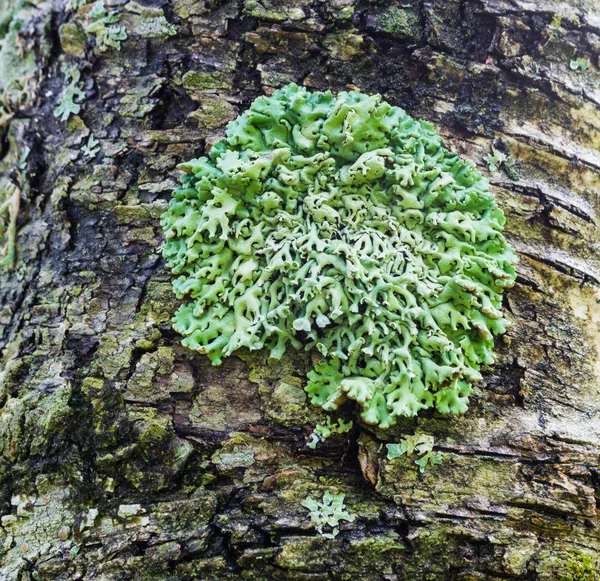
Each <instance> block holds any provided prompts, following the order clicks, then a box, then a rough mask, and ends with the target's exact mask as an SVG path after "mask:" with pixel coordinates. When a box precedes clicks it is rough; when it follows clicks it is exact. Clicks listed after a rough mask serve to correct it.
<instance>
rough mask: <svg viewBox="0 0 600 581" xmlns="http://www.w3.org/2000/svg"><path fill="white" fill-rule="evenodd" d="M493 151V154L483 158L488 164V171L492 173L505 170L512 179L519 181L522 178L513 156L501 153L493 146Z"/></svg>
mask: <svg viewBox="0 0 600 581" xmlns="http://www.w3.org/2000/svg"><path fill="white" fill-rule="evenodd" d="M491 149H492V153H490V154H488V155H486V156H485V157H484V158H483V159H484V161H485V162H486V163H487V166H488V169H489V170H490V171H491V172H495V171H498V170H500V169H503V170H504V172H505V173H506V175H507V176H508V177H509V178H510V179H512V180H515V181H517V180H518V179H519V177H520V174H519V166H518V163H517V160H516V159H515V158H514V157H513V156H512V155H510V154H507V153H504V152H503V151H500V150H499V149H497V148H495V147H494V146H493V145H492V146H491Z"/></svg>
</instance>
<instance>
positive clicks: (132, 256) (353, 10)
mask: <svg viewBox="0 0 600 581" xmlns="http://www.w3.org/2000/svg"><path fill="white" fill-rule="evenodd" d="M92 7H93V5H91V4H87V5H82V6H79V7H73V6H71V5H70V4H67V5H65V4H63V2H60V1H58V0H35V1H34V2H33V3H32V4H29V3H27V4H26V3H21V2H19V1H18V0H0V43H1V44H0V89H1V90H2V91H3V103H4V104H3V105H0V136H1V140H0V158H1V159H0V176H1V177H0V204H2V202H3V201H4V199H6V198H7V197H8V196H9V195H13V194H14V192H15V191H17V192H18V195H19V200H20V207H19V209H18V215H17V222H16V225H17V238H16V255H15V256H16V260H15V264H14V268H13V269H12V270H8V269H7V270H5V271H4V273H3V274H2V275H0V324H1V330H0V348H1V349H2V358H1V363H0V406H2V407H1V409H0V513H1V515H2V517H1V520H0V579H3V580H4V579H6V580H17V579H18V580H30V579H31V580H33V579H57V580H70V579H85V580H92V579H94V580H113V579H114V580H117V579H118V580H125V579H140V580H142V579H144V580H145V579H156V580H163V579H173V580H182V581H183V580H196V579H202V580H218V581H221V580H223V581H224V580H229V579H231V580H237V579H247V580H256V581H258V580H277V579H281V580H294V581H303V580H311V581H321V580H333V579H340V580H341V579H352V580H365V581H375V580H389V581H420V580H435V581H437V580H456V581H475V580H483V579H486V580H488V579H489V580H496V579H497V580H500V579H502V580H506V579H514V580H517V579H520V580H538V579H539V580H554V579H557V580H566V581H575V580H578V579H581V580H584V579H585V580H586V581H587V580H592V579H596V578H597V577H598V575H599V574H600V558H599V557H598V555H599V554H600V528H599V525H600V518H599V517H598V513H597V504H598V495H599V487H600V468H599V464H600V392H599V388H600V329H599V324H600V304H599V303H600V268H599V266H600V265H599V263H600V244H599V243H600V237H599V233H598V222H599V219H600V204H599V196H600V177H599V170H600V73H599V72H598V53H599V51H600V9H599V8H598V6H597V3H595V2H594V1H593V0H587V1H586V0H572V1H566V0H565V1H560V0H544V1H540V2H525V1H521V0H511V1H508V0H482V1H466V0H465V1H456V0H450V1H446V0H443V1H442V0H421V1H413V0H405V1H399V2H389V1H385V2H384V1H382V2H359V1H356V0H332V1H330V2H325V1H317V0H315V1H312V2H310V1H309V0H306V1H303V0H285V1H284V2H276V1H275V0H262V1H259V0H245V1H239V2H227V1H224V2H219V1H215V2H210V1H192V0H156V1H144V2H142V1H140V2H135V1H129V2H110V5H109V4H108V2H107V11H109V10H114V11H116V13H117V15H118V17H119V20H118V22H117V23H116V24H111V25H114V26H122V27H123V29H124V32H125V33H126V35H127V38H126V39H125V40H121V41H120V42H121V47H120V50H117V49H116V48H115V47H110V46H107V47H103V46H102V39H101V37H100V36H99V35H97V34H96V33H94V32H92V31H93V28H90V23H92V22H93V21H95V20H96V21H97V20H98V18H97V17H94V16H93V15H91V14H90V12H91V10H92ZM5 15H6V16H5ZM17 21H18V22H19V24H18V25H17V24H16V23H17ZM74 70H77V71H79V72H80V79H79V81H78V82H77V83H75V84H76V85H77V86H78V87H79V88H80V91H81V92H82V93H81V94H80V95H76V96H75V98H74V101H73V102H74V103H75V104H76V105H77V104H78V105H79V111H78V112H73V113H72V114H70V115H69V116H68V118H67V119H66V120H62V119H61V118H60V116H56V115H55V114H54V111H55V110H56V109H57V107H59V105H60V103H61V102H63V101H64V95H65V88H66V87H67V86H68V85H69V82H70V81H71V80H72V79H73V75H72V73H68V71H74ZM69 74H70V75H71V76H68V75H69ZM292 81H293V82H296V83H298V84H302V85H305V86H307V87H308V88H311V89H315V90H327V89H331V90H334V91H338V90H344V89H348V88H359V89H360V90H362V91H364V92H373V93H374V92H377V93H381V94H382V95H383V97H384V98H385V99H386V100H387V101H388V102H390V103H391V104H393V105H398V106H401V107H403V108H405V109H406V110H407V112H408V113H409V114H411V115H412V116H414V117H418V118H422V119H426V120H429V121H431V122H432V123H434V124H435V126H436V128H437V130H438V131H439V132H440V133H441V134H442V135H443V136H444V138H445V142H446V145H447V146H448V148H450V149H453V150H455V151H457V152H459V153H460V154H461V155H464V156H465V157H469V158H471V159H473V160H474V161H475V162H476V163H477V164H478V166H479V167H480V169H481V170H482V171H483V172H484V173H485V174H486V175H487V176H488V177H489V180H490V183H491V187H492V189H493V191H494V193H495V194H496V196H497V200H498V203H499V205H500V206H501V207H502V209H503V210H504V212H505V214H506V216H507V225H506V234H507V238H508V239H509V241H510V243H511V244H512V245H513V247H514V248H515V249H516V250H517V251H518V254H519V258H520V264H519V265H518V278H517V284H516V285H515V287H514V288H513V289H511V290H510V291H508V292H507V293H506V294H505V312H506V315H507V317H508V318H509V319H510V321H511V327H510V328H509V331H508V332H507V334H506V335H505V336H504V337H503V338H501V339H500V340H499V341H498V344H497V355H498V356H497V362H496V364H495V365H493V366H490V367H489V368H486V369H485V370H484V381H483V382H481V383H480V384H479V385H477V386H476V390H475V396H474V397H473V398H472V403H471V406H470V408H469V411H468V412H467V413H466V414H465V415H464V416H460V417H444V416H440V415H438V414H435V413H428V414H423V415H422V416H420V417H419V418H418V419H405V420H403V421H400V422H399V423H398V425H397V426H395V427H394V428H391V429H389V430H386V431H382V430H376V429H373V428H372V427H369V426H366V425H363V424H361V422H360V421H359V420H358V416H357V415H356V410H355V409H354V408H353V407H352V406H351V405H349V404H348V405H346V406H345V407H344V408H343V409H342V410H341V412H340V414H339V416H340V417H342V418H344V419H346V420H348V419H353V420H354V428H353V430H352V431H350V432H348V433H346V434H342V435H333V436H331V437H330V438H329V439H328V440H326V441H325V442H323V443H320V444H319V445H318V446H317V447H316V448H315V449H314V450H312V449H310V448H308V447H307V446H306V444H307V441H308V440H309V436H310V434H311V432H312V430H313V428H314V427H315V425H317V424H318V423H323V422H324V418H325V416H324V414H323V413H322V412H321V410H320V409H318V408H313V407H311V406H309V404H308V402H307V400H306V396H305V393H304V391H303V385H304V383H305V381H306V372H307V371H308V370H309V369H310V367H311V365H312V357H313V356H312V354H310V353H308V354H289V353H288V354H287V356H286V357H284V359H283V360H282V361H280V362H278V363H275V364H274V363H272V362H270V361H269V360H268V359H267V357H266V355H265V354H263V353H240V354H239V356H235V357H230V358H228V359H227V360H226V361H225V362H224V363H223V364H222V365H221V366H219V367H213V366H211V365H210V362H209V361H208V359H207V358H206V357H204V356H202V355H199V354H197V353H194V352H191V351H189V350H187V349H185V348H183V347H181V345H180V337H179V336H178V335H177V334H176V333H174V332H173V331H172V330H171V325H170V318H171V317H172V315H173V313H174V312H175V310H176V309H177V307H178V301H177V300H176V299H175V298H174V296H173V295H172V292H171V289H170V280H171V275H170V274H169V273H168V272H167V271H166V270H165V268H164V261H163V259H162V258H161V254H160V245H161V243H162V232H161V229H160V226H159V217H160V214H161V213H162V212H163V211H164V209H165V208H166V205H167V203H168V200H169V198H170V195H171V191H172V189H173V187H174V186H175V185H176V184H177V181H178V176H179V171H178V170H177V169H176V166H177V164H178V163H180V162H181V161H184V160H187V159H190V158H191V157H195V156H198V155H201V154H203V153H204V152H205V151H206V149H207V148H209V147H210V145H211V144H212V143H214V141H215V140H217V139H218V138H219V137H220V136H221V135H222V134H223V131H224V126H225V124H226V123H227V122H228V121H229V120H231V119H233V118H235V117H236V116H237V115H238V114H239V113H240V112H241V111H243V110H244V109H245V108H246V107H247V106H248V105H249V104H250V103H251V101H252V100H253V99H254V98H255V97H257V96H258V95H261V94H264V93H270V92H272V91H273V90H275V89H276V88H278V87H280V86H283V85H285V84H287V83H288V82H292ZM91 136H93V140H90V137H91ZM94 140H96V141H97V142H98V144H97V145H94V143H95V141H94ZM492 148H493V149H492ZM494 151H495V152H500V153H503V154H504V155H505V156H506V157H505V159H504V162H503V163H502V164H501V165H500V166H499V167H497V168H496V169H495V170H494V171H490V165H489V164H488V163H487V162H486V161H485V157H486V156H487V155H490V154H492V153H494ZM500 157H501V156H500ZM3 192H4V193H3ZM2 196H4V198H2ZM2 219H3V220H7V218H6V216H5V217H4V218H2ZM3 243H4V244H5V246H6V245H7V244H8V239H7V237H6V236H5V237H4V240H3ZM336 417H337V416H336ZM415 432H418V433H422V434H428V435H433V436H434V437H435V450H437V451H441V452H442V454H443V461H442V464H441V465H437V466H433V467H430V468H427V470H426V471H425V472H424V473H421V472H420V471H419V469H418V466H417V465H415V463H414V457H407V456H402V457H400V458H396V459H393V460H388V459H387V458H386V453H385V451H386V449H385V446H384V444H385V443H387V442H398V441H399V440H400V438H401V437H402V436H403V435H411V434H414V433H415ZM325 492H331V493H336V494H344V495H345V499H344V502H345V506H346V510H347V511H348V512H349V513H351V514H352V515H355V520H354V521H352V522H348V521H341V522H340V533H339V535H337V536H336V537H335V538H333V539H330V538H326V537H323V536H322V535H320V534H318V532H317V531H316V530H315V528H314V526H313V524H312V523H311V521H310V519H309V514H308V510H307V509H306V508H305V507H304V506H303V505H302V502H303V501H304V500H306V499H307V498H309V497H310V498H315V499H321V498H322V497H323V494H324V493H325Z"/></svg>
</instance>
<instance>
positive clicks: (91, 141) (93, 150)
mask: <svg viewBox="0 0 600 581" xmlns="http://www.w3.org/2000/svg"><path fill="white" fill-rule="evenodd" d="M99 144H100V142H99V141H98V140H97V139H96V138H95V137H94V136H93V135H90V136H89V138H88V140H87V143H86V144H85V145H84V146H83V147H82V148H81V153H83V155H85V156H86V157H89V158H94V157H96V155H98V152H99V151H100V148H99V147H98V145H99Z"/></svg>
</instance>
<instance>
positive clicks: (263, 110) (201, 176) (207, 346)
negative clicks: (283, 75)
mask: <svg viewBox="0 0 600 581" xmlns="http://www.w3.org/2000/svg"><path fill="white" fill-rule="evenodd" d="M180 167H181V169H183V170H184V172H185V175H184V176H183V178H182V186H181V187H180V188H178V189H177V190H176V191H175V193H174V195H173V199H172V200H171V203H170V206H169V210H168V211H167V212H166V213H165V214H164V215H163V216H162V218H161V224H162V226H163V228H164V230H165V233H166V238H167V240H166V243H165V245H164V255H165V257H166V258H167V264H168V266H169V268H171V269H172V271H173V273H174V274H176V275H178V278H177V279H176V280H175V281H174V282H173V288H174V290H175V293H176V294H177V296H178V297H180V298H183V297H189V299H190V301H189V302H188V304H185V305H183V306H182V307H181V308H180V309H179V311H178V312H177V314H176V316H175V319H174V323H175V324H174V328H175V329H176V330H177V331H178V332H180V333H181V334H183V335H184V336H185V338H184V339H183V344H184V345H185V346H187V347H189V348H191V349H195V350H197V351H199V352H201V353H206V354H207V355H208V357H209V358H210V359H211V361H212V362H213V363H214V364H215V365H218V364H219V363H221V361H222V359H223V357H226V356H228V355H231V354H232V353H233V352H234V351H236V350H237V349H240V348H241V347H246V348H249V349H267V350H269V352H270V356H271V357H273V358H275V359H279V358H281V356H282V355H283V353H284V352H285V351H286V349H287V348H289V347H292V348H294V349H305V350H309V349H313V348H315V349H317V350H318V351H319V352H320V353H321V354H322V356H323V360H322V362H321V363H319V364H317V365H316V367H315V368H314V369H313V370H312V371H311V372H309V374H308V377H309V382H308V385H307V386H306V391H307V393H308V394H309V397H310V399H311V401H312V403H313V404H315V405H319V406H321V407H322V408H323V409H325V410H326V411H328V410H335V409H336V408H337V407H338V406H339V405H340V404H341V403H342V402H343V401H345V400H346V399H348V398H350V399H352V400H355V401H357V402H358V403H359V404H360V406H361V407H362V418H363V420H364V421H365V422H367V423H370V424H377V425H379V426H381V427H383V428H386V427H389V426H391V425H393V424H394V423H395V421H396V417H397V416H414V415H416V414H417V413H418V412H419V410H423V409H427V408H432V407H435V408H436V409H437V410H438V411H439V412H441V413H443V414H447V413H460V412H464V411H465V410H466V409H467V403H468V395H469V394H470V392H471V382H472V381H476V380H478V379H480V378H481V374H480V372H479V368H480V365H481V364H482V363H485V364H489V363H492V362H493V355H492V348H493V345H494V335H497V334H500V333H503V332H504V330H505V329H506V326H507V321H506V320H505V319H504V318H503V317H502V313H501V311H500V309H501V294H502V291H503V289H504V288H506V287H509V286H512V284H513V283H514V277H515V271H514V263H515V261H516V258H515V255H514V253H513V251H512V250H511V249H510V247H509V246H508V245H507V244H506V241H505V239H504V237H503V236H502V226H503V223H504V215H503V213H502V211H501V210H500V209H499V208H498V207H497V206H496V204H495V202H494V198H493V196H492V195H491V194H490V193H489V191H488V184H487V180H486V179H485V178H484V177H483V176H482V175H481V174H480V173H479V172H478V171H477V170H476V169H475V166H474V164H473V163H472V162H470V161H463V160H461V159H460V158H459V157H458V156H457V155H456V154H454V153H451V152H449V151H448V150H446V149H445V148H444V147H443V145H442V141H441V138H440V137H439V136H438V135H436V133H435V131H434V129H433V126H432V125H431V124H430V123H427V122H424V121H415V120H414V119H412V118H411V117H409V116H408V115H406V113H405V112H404V111H403V110H402V109H400V108H398V107H392V106H391V105H389V104H387V103H385V102H383V101H382V99H381V96H379V95H373V96H367V95H364V94H362V93H360V92H357V91H352V92H350V93H345V92H344V93H340V94H339V95H338V96H337V98H336V97H334V95H332V94H331V93H330V92H327V93H309V92H307V91H306V90H305V89H302V88H299V87H297V86H296V85H290V86H288V87H286V88H284V89H282V90H280V91H277V92H276V93H274V94H273V95H272V96H271V97H260V98H258V99H257V100H256V101H255V102H254V103H253V104H252V106H251V107H250V109H249V110H248V111H246V112H245V113H244V114H242V115H241V116H240V117H238V118H237V119H236V120H235V121H233V122H232V123H230V124H229V125H228V127H227V132H226V137H225V138H223V139H222V140H221V141H219V142H217V143H216V144H215V145H214V146H213V148H212V149H211V151H210V154H209V156H208V157H203V158H200V159H194V160H191V161H189V162H187V163H184V164H182V165H181V166H180Z"/></svg>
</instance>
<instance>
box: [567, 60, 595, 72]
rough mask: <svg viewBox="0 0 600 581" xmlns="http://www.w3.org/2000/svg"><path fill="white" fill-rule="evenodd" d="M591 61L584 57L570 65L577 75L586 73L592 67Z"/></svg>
mask: <svg viewBox="0 0 600 581" xmlns="http://www.w3.org/2000/svg"><path fill="white" fill-rule="evenodd" d="M591 64H592V63H591V62H590V59H586V58H583V57H579V58H576V59H574V60H572V61H571V62H570V63H569V66H570V67H571V69H572V70H574V71H575V72H577V73H585V71H587V70H588V69H589V68H590V66H591Z"/></svg>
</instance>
